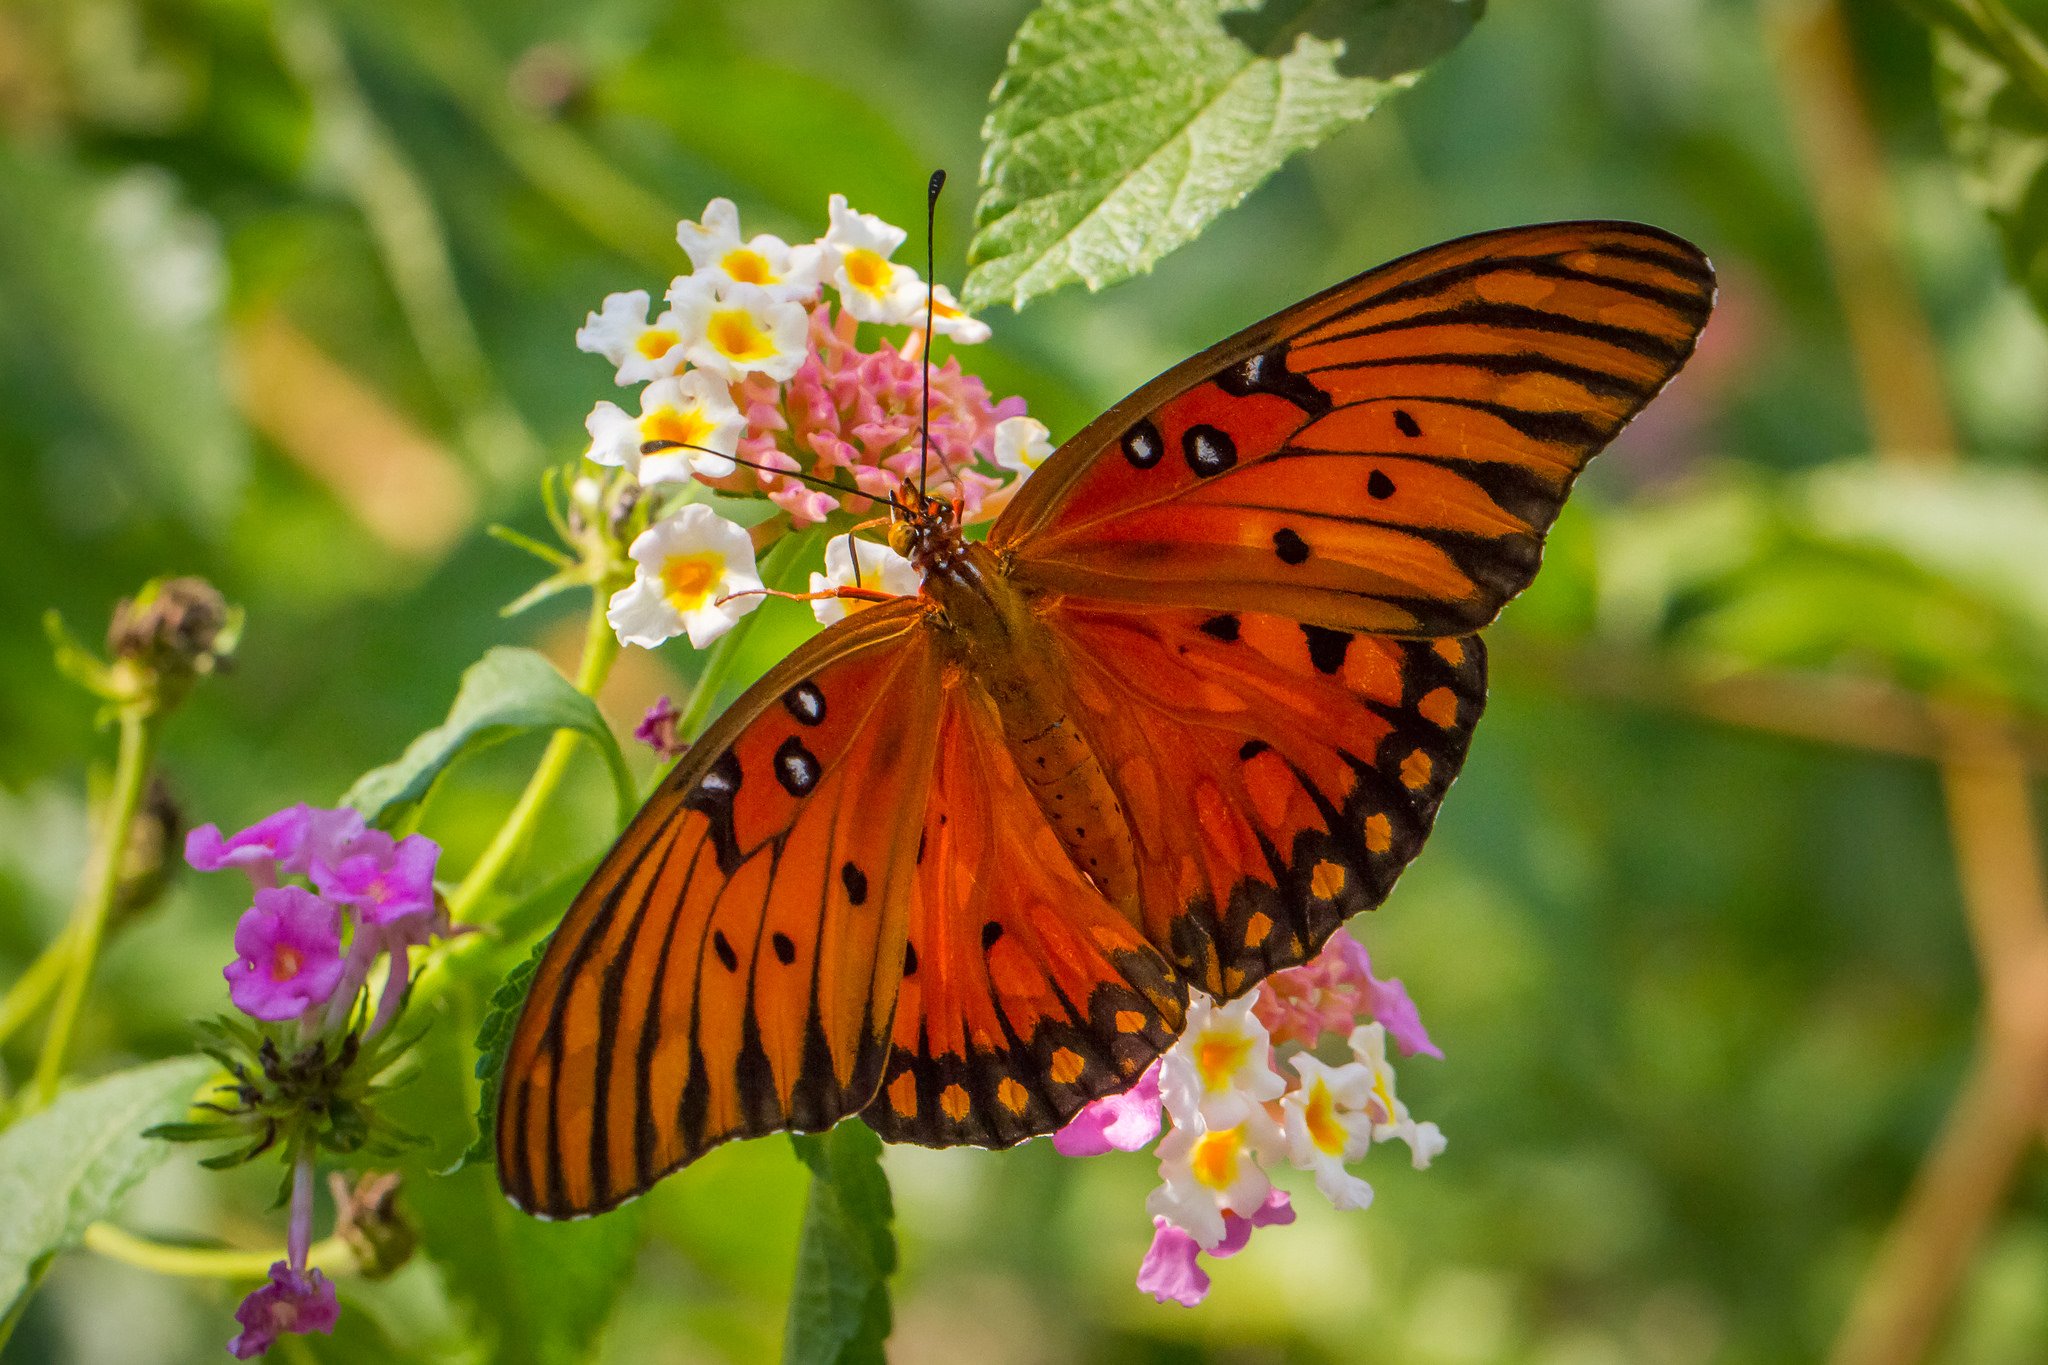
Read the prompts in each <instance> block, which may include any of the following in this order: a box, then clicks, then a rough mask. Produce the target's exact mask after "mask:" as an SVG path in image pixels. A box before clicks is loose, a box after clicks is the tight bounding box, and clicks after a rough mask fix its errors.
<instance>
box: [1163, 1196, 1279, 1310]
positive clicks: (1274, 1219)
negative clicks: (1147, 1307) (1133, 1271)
mask: <svg viewBox="0 0 2048 1365" xmlns="http://www.w3.org/2000/svg"><path fill="white" fill-rule="evenodd" d="M1293 1221H1294V1205H1293V1204H1292V1203H1291V1202H1290V1201H1289V1200H1288V1198H1287V1192H1286V1191H1285V1190H1272V1191H1269V1192H1268V1193H1267V1195H1266V1202H1265V1203H1263V1204H1261V1205H1260V1206H1259V1207H1258V1209H1257V1210H1256V1211H1255V1212H1254V1213H1253V1214H1252V1216H1251V1217H1249V1218H1240V1217H1238V1216H1237V1215H1236V1214H1234V1213H1226V1214H1224V1215H1223V1240H1222V1241H1220V1242H1218V1243H1217V1244H1216V1245H1215V1246H1214V1247H1211V1248H1210V1249H1209V1251H1208V1252H1207V1253H1206V1254H1207V1255H1210V1256H1215V1257H1218V1258H1221V1257H1225V1256H1235V1255H1237V1253H1238V1252H1240V1251H1243V1250H1244V1249H1245V1245H1246V1243H1248V1242H1250V1241H1251V1239H1252V1229H1253V1228H1266V1227H1284V1226H1286V1225H1287V1224H1289V1223H1292V1222H1293ZM1204 1254H1205V1253H1203V1251H1202V1244H1201V1243H1200V1242H1197V1241H1196V1240H1195V1239H1194V1236H1193V1234H1191V1233H1188V1232H1186V1231H1184V1230H1182V1229H1181V1228H1178V1227H1176V1226H1174V1225H1173V1224H1172V1223H1170V1222H1168V1221H1167V1220H1166V1219H1164V1218H1160V1217H1157V1216H1154V1218H1153V1219H1152V1245H1151V1247H1149V1248H1148V1249H1147V1250H1146V1252H1145V1259H1144V1260H1143V1261H1142V1262H1140V1263H1139V1265H1138V1290H1139V1292H1140V1293H1145V1294H1150V1295H1151V1296H1152V1297H1153V1299H1155V1300H1156V1301H1158V1302H1160V1303H1166V1302H1167V1301H1169V1300H1171V1301H1172V1302H1174V1303H1177V1304H1179V1305H1181V1307H1183V1308H1193V1307H1194V1306H1195V1305H1196V1304H1198V1303H1200V1302H1201V1301H1202V1300H1203V1299H1205V1298H1207V1297H1208V1296H1209V1272H1208V1271H1206V1270H1204V1269H1202V1263H1201V1259H1200V1258H1201V1257H1202V1255H1204Z"/></svg>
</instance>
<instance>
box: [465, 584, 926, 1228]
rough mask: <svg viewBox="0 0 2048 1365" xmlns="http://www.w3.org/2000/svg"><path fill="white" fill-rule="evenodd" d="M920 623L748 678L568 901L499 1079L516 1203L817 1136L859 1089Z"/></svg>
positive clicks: (877, 1073) (910, 771) (920, 676)
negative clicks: (778, 1136) (788, 1136)
mask: <svg viewBox="0 0 2048 1365" xmlns="http://www.w3.org/2000/svg"><path fill="white" fill-rule="evenodd" d="M927 611H928V608H927V607H926V606H925V604H923V603H922V602H920V601H919V600H918V599H916V598H902V599H898V600H897V601H894V602H890V603H885V604H883V605H880V606H876V607H873V608H871V609H869V610H866V611H862V612H859V613H856V614H855V615H854V616H853V617H851V618H850V619H849V620H847V621H846V622H844V623H842V624H840V625H837V626H835V627H833V628H832V629H830V630H828V631H825V632H824V633H823V634H821V635H818V636H817V637H815V638H814V639H812V640H810V641H809V642H807V643H806V644H805V645H803V646H802V647H801V648H799V649H798V650H797V651H796V652H794V653H793V654H791V655H790V656H789V658H787V659H785V660H784V661H783V662H782V663H781V664H780V665H779V666H777V667H776V668H775V669H773V670H771V671H770V672H769V674H768V675H767V676H766V677H765V678H763V679H762V680H761V682H760V683H758V684H756V685H755V686H754V687H753V688H752V689H751V690H749V691H748V692H747V694H746V695H745V696H744V697H743V698H741V700H740V701H739V702H738V703H737V704H735V705H734V706H733V708H732V709H731V710H728V711H727V712H726V713H725V715H724V716H723V717H721V718H720V720H719V722H718V723H717V724H716V725H714V726H713V727H712V728H711V729H710V731H709V732H707V733H706V735H705V736H704V738H703V739H702V740H700V741H699V742H698V743H697V744H696V745H695V746H694V747H692V748H691V750H690V751H689V753H688V754H687V755H686V756H685V757H684V758H683V760H682V761H681V762H680V763H678V764H677V765H676V768H675V770H674V771H673V772H671V773H670V774H669V776H668V778H667V779H666V780H665V781H664V782H663V783H662V784H661V786H660V788H659V789H658V790H657V791H656V792H655V794H654V795H653V796H652V797H651V798H649V800H648V802H647V804H646V805H645V806H644V807H642V808H641V810H640V813H639V814H638V815H637V816H635V817H634V819H633V822H632V824H630V825H629V826H627V828H626V831H625V833H624V834H623V835H621V836H620V838H619V841H618V843H617V844H616V845H614V846H613V848H612V850H611V852H610V853H608V854H607V855H606V856H605V859H604V861H603V862H602V863H601V864H599V866H598V869H597V872H596V874H595V875H594V876H593V877H592V878H591V880H590V882H589V884H588V885H587V886H585V887H584V888H583V890H582V891H581V892H580V893H578V895H577V897H576V901H575V904H574V905H572V906H571V907H570V909H569V913H568V915H567V917H566V918H565V919H564V920H563V921H562V925H561V927H560V928H559V929H558V930H556V932H555V935H554V937H553V939H552V940H551V941H550V942H549V944H548V948H547V952H546V954H545V955H544V956H543V958H542V960H541V964H540V967H539V970H538V971H537V972H536V974H535V976H534V979H533V986H532V989H531V991H530V992H529V994H528V996H527V1000H526V1005H525V1008H524V1012H523V1013H522V1014H521V1015H520V1019H519V1024H518V1026H517V1028H516V1029H515V1031H514V1034H513V1038H512V1044H511V1047H510V1049H509V1051H508V1052H507V1055H506V1065H505V1071H504V1076H503V1080H502V1082H501V1085H500V1089H499V1099H498V1124H497V1153H498V1172H499V1180H500V1182H501V1183H502V1184H503V1186H504V1188H505V1191H506V1193H507V1194H508V1195H510V1196H511V1198H512V1200H513V1201H514V1202H515V1203H517V1204H518V1205H519V1206H520V1207H522V1208H524V1209H527V1210H528V1211H530V1212H533V1213H538V1214H542V1215H546V1216H550V1217H567V1216H572V1215H580V1214H587V1213H595V1212H600V1211H602V1210H604V1209H608V1208H611V1207H612V1206H614V1205H616V1204H618V1203H620V1202H622V1201H623V1200H625V1199H628V1198H631V1197H632V1196H633V1195H635V1194H638V1193H640V1192H641V1191H643V1190H645V1189H646V1188H647V1187H648V1186H649V1185H651V1184H653V1183H654V1182H655V1181H656V1180H657V1179H659V1178H660V1177H661V1176H663V1175H665V1174H667V1173H668V1172H669V1171H672V1170H674V1169H675V1168H676V1167H678V1166H681V1165H683V1164H685V1163H687V1162H689V1161H693V1160H695V1159H696V1158H697V1157H699V1156H701V1155H703V1153H704V1152H705V1151H707V1150H708V1149H709V1148H711V1147H713V1146H715V1145H716V1144H718V1143H720V1142H724V1141H725V1140H727V1139H729V1138H735V1137H752V1136H758V1135H760V1134H762V1133H768V1132H773V1131H776V1130H779V1129H794V1130H798V1131H816V1130H819V1129H824V1128H829V1127H830V1126H832V1124H833V1123H835V1122H837V1121H838V1120H839V1119H841V1118H843V1117H845V1116H847V1115H848V1114H851V1113H853V1112H855V1111H856V1110H858V1109H860V1108H861V1106H862V1105H864V1104H866V1103H867V1102H868V1100H869V1098H870V1097H871V1096H872V1095H873V1094H874V1092H875V1087H876V1085H877V1084H878V1083H879V1082H880V1080H881V1076H882V1067H883V1064H884V1062H885V1060H886V1058H887V1056H888V1040H889V1028H890V1023H891V1020H892V1018H893V1012H894V1005H895V999H896V985H897V979H898V976H899V975H900V972H901V969H902V962H903V952H904V938H905V934H906V932H907V926H906V923H905V918H904V907H905V906H907V905H908V903H909V900H910V881H911V877H912V874H913V872H914V871H915V866H916V861H915V860H916V855H917V834H918V827H917V823H916V821H915V820H914V819H906V818H904V817H903V814H902V813H903V812H904V811H906V810H909V811H917V810H921V809H922V808H923V805H924V795H925V789H926V786H927V784H928V782H929V780H930V774H931V768H932V756H933V741H934V738H935V734H934V727H933V726H932V725H931V724H930V723H928V722H927V723H922V724H920V723H918V722H919V721H920V720H921V719H922V718H926V717H930V716H932V715H934V714H935V709H936V707H937V706H938V694H937V686H938V682H939V676H940V674H939V666H938V659H937V653H936V650H935V649H934V647H933V641H932V638H931V635H932V632H931V631H930V630H929V629H928V628H927V627H926V625H925V618H926V615H927ZM906 720H908V721H909V722H910V723H907V724H906V723H904V722H905V721H906Z"/></svg>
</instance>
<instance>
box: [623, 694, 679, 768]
mask: <svg viewBox="0 0 2048 1365" xmlns="http://www.w3.org/2000/svg"><path fill="white" fill-rule="evenodd" d="M682 718H683V713H682V712H681V711H678V710H677V709H676V704H675V703H674V702H672V701H670V700H669V699H668V697H667V696H666V695H663V696H661V697H660V698H658V699H656V701H655V703H654V705H652V706H650V707H648V708H647V714H646V715H644V716H642V717H640V723H639V724H638V725H636V726H634V727H633V738H635V739H637V740H639V741H640V742H641V743H642V744H645V745H646V746H647V747H648V748H650V749H652V750H654V752H655V753H657V754H660V755H661V756H662V757H663V758H674V757H676V756H677V755H679V754H681V753H682V752H683V750H685V749H687V748H689V747H690V742H689V741H688V740H686V739H684V738H683V737H682V736H681V735H679V734H677V733H676V723H677V722H678V721H680V720H681V719H682Z"/></svg>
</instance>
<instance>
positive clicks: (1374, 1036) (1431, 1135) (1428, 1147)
mask: <svg viewBox="0 0 2048 1365" xmlns="http://www.w3.org/2000/svg"><path fill="white" fill-rule="evenodd" d="M1351 1055H1352V1056H1353V1057H1356V1058H1357V1059H1358V1061H1359V1064H1360V1065H1361V1066H1363V1067H1364V1068H1365V1069H1366V1071H1367V1072H1368V1073H1370V1075H1371V1077H1372V1094H1371V1096H1370V1097H1369V1098H1368V1100H1367V1102H1366V1109H1367V1112H1368V1113H1370V1114H1371V1115H1372V1137H1373V1141H1375V1142H1388V1141H1391V1140H1392V1139H1394V1138H1399V1139H1401V1141H1403V1142H1405V1143H1407V1144H1408V1155H1409V1160H1410V1162H1411V1163H1412V1164H1413V1165H1414V1167H1415V1169H1416V1170H1418V1171H1421V1170H1427V1169H1428V1167H1429V1163H1430V1162H1432V1161H1434V1160H1435V1159H1436V1158H1437V1156H1438V1154H1439V1153H1441V1152H1442V1151H1443V1149H1444V1148H1445V1146H1446V1145H1448V1144H1447V1142H1446V1139H1445V1138H1444V1135H1443V1130H1442V1129H1440V1128H1438V1127H1437V1126H1436V1125H1435V1124H1434V1123H1417V1122H1416V1121H1415V1120H1414V1119H1412V1118H1410V1117H1409V1115H1408V1106H1407V1105H1405V1104H1403V1103H1401V1100H1400V1098H1399V1097H1398V1096H1397V1095H1395V1093H1394V1068H1393V1067H1392V1066H1391V1065H1389V1064H1388V1062H1387V1030H1386V1028H1385V1026H1384V1025H1381V1024H1360V1025H1359V1026H1358V1027H1357V1028H1355V1029H1353V1030H1351Z"/></svg>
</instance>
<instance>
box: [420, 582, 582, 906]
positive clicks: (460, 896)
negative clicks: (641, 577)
mask: <svg viewBox="0 0 2048 1365" xmlns="http://www.w3.org/2000/svg"><path fill="white" fill-rule="evenodd" d="M609 586H610V585H608V584H602V583H601V584H599V585H597V586H596V587H595V588H593V589H592V590H591V594H590V596H591V606H590V621H589V624H588V626H587V627H586V628H585V630H584V633H583V661H582V663H581V664H579V665H578V666H577V670H576V690H577V691H578V692H581V693H582V694H583V695H584V696H586V697H594V696H596V695H597V690H598V689H599V688H600V687H602V686H604V680H605V679H606V678H607V677H609V676H611V671H612V664H613V662H614V661H615V660H617V658H618V657H619V637H618V636H617V635H615V634H613V633H612V626H611V622H610V621H608V620H606V619H605V610H606V608H607V607H608V606H609V605H610V601H611V594H610V592H609V591H608V590H607V589H608V587H609ZM576 743H577V736H576V734H575V732H574V731H570V730H558V731H556V732H555V734H554V736H553V737H552V738H550V739H549V740H548V747H547V749H546V750H545V751H544V752H543V753H542V754H541V756H540V762H539V764H538V765H536V766H535V768H534V770H533V776H532V777H530V778H528V779H527V781H526V790H525V791H523V792H521V793H520V794H519V800H518V801H517V802H516V803H515V804H514V805H513V807H512V809H511V811H510V812H509V813H508V814H507V815H506V816H505V823H504V824H502V825H500V826H499V827H498V832H497V833H496V834H495V835H493V836H491V842H490V844H489V845H488V846H486V847H485V849H484V851H483V853H482V854H481V855H480V856H479V857H478V858H477V860H476V862H475V863H474V864H472V865H471V867H470V869H469V872H468V874H467V875H466V876H464V877H463V879H462V881H461V882H460V883H459V884H458V885H457V886H456V888H455V890H454V891H453V892H452V893H450V895H449V897H448V914H449V917H450V918H451V919H453V920H455V921H457V922H458V923H462V922H469V923H474V922H475V920H476V907H477V904H478V902H480V901H481V900H483V898H484V897H485V896H486V895H488V894H489V892H490V890H491V888H492V887H494V886H496V885H497V882H498V878H499V877H501V876H503V875H504V873H505V869H506V868H507V867H509V866H511V863H512V860H513V859H514V858H515V857H517V856H518V855H519V852H520V850H521V849H523V848H525V847H526V841H527V839H528V838H530V837H531V836H532V834H533V830H534V826H535V825H537V824H538V823H539V822H540V816H541V812H542V810H544V809H545V808H546V806H547V803H548V800H549V798H550V797H552V796H553V795H554V794H555V788H556V787H559V786H560V785H561V784H562V778H563V776H564V774H566V773H567V772H568V771H569V757H570V755H571V754H573V753H574V752H575V750H576Z"/></svg>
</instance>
